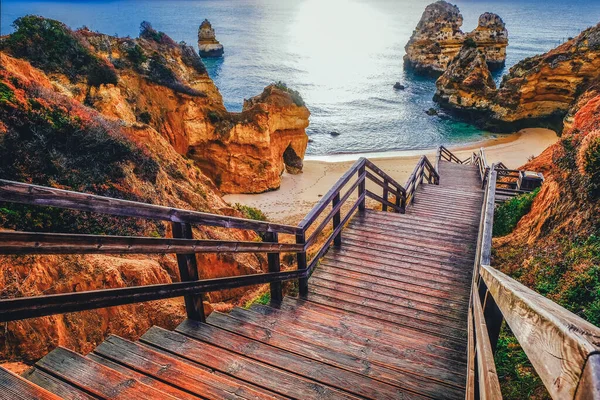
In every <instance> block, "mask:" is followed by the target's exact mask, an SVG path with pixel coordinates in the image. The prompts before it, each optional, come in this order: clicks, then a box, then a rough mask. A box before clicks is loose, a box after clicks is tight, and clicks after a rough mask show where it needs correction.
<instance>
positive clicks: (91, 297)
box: [0, 158, 406, 322]
mask: <svg viewBox="0 0 600 400" xmlns="http://www.w3.org/2000/svg"><path fill="white" fill-rule="evenodd" d="M367 180H368V181H371V182H373V183H374V184H375V185H376V186H379V187H380V188H381V189H382V195H381V196H379V195H377V194H375V193H373V192H371V191H369V190H367V189H366V181H367ZM353 195H354V197H353ZM390 195H393V196H394V198H395V200H394V201H390V198H389V196H390ZM366 197H371V198H374V199H376V200H377V201H379V202H380V203H381V204H382V209H383V210H384V211H386V210H387V209H388V208H389V209H391V210H393V211H395V212H404V209H405V207H406V190H405V189H404V187H402V186H401V185H400V184H399V183H398V182H396V181H395V180H394V179H393V178H392V177H391V176H389V175H388V174H386V173H385V172H384V171H382V170H381V169H380V168H378V167H377V166H376V165H375V164H373V163H372V162H371V161H369V160H367V159H365V158H361V159H359V160H357V161H356V163H355V164H354V165H353V166H352V167H351V168H350V169H349V170H348V171H347V172H346V173H345V174H344V175H342V177H341V178H340V179H339V180H338V181H337V182H336V184H335V185H333V187H332V188H331V189H330V190H329V191H328V192H327V194H325V196H323V197H322V198H321V200H320V201H319V202H318V203H317V204H316V205H315V207H314V208H313V209H312V210H311V211H310V212H309V213H308V214H307V216H306V217H305V218H304V219H303V220H302V221H301V222H300V224H299V225H298V226H297V227H295V226H290V225H284V224H275V223H270V222H262V221H255V220H249V219H244V218H237V217H230V216H226V215H217V214H208V213H202V212H196V211H190V210H184V209H178V208H172V207H165V206H157V205H152V204H146V203H140V202H135V201H128V200H120V199H115V198H109V197H104V196H98V195H91V194H85V193H79V192H73V191H68V190H61V189H54V188H49V187H43V186H38V185H31V184H26V183H18V182H12V181H8V180H1V179H0V201H1V202H12V203H21V204H27V205H33V206H49V207H58V208H63V209H70V210H76V211H85V212H92V213H99V214H108V215H115V216H122V217H132V218H143V219H153V220H160V221H166V222H170V223H171V225H172V233H173V238H154V237H135V236H109V235H87V234H66V233H41V232H15V231H2V232H0V254H7V255H8V254H13V255H32V254H37V255H40V254H176V255H177V261H178V265H179V273H180V278H181V279H180V280H181V282H175V283H166V284H160V285H148V286H136V287H125V288H114V289H104V290H96V291H87V292H75V293H62V294H52V295H43V296H33V297H26V298H16V299H1V300H0V322H5V321H11V320H15V319H24V318H33V317H40V316H47V315H52V314H57V313H64V312H74V311H84V310H91V309H96V308H102V307H110V306H118V305H125V304H132V303H138V302H144V301H150V300H159V299H167V298H173V297H180V296H184V299H185V305H186V311H187V313H188V317H189V318H193V319H197V320H200V321H203V320H204V309H203V305H202V302H203V299H204V293H206V292H209V291H219V290H224V289H231V288H237V287H244V286H252V285H258V284H264V283H269V284H270V285H271V287H270V291H271V300H272V301H273V302H280V301H281V300H282V299H283V290H282V282H284V281H288V280H296V279H297V280H299V288H300V294H301V295H302V296H305V295H306V294H307V293H308V277H309V276H310V274H311V272H312V271H313V269H314V268H315V266H316V265H317V263H318V261H319V259H320V258H321V257H322V256H323V255H324V254H325V253H326V252H327V250H328V249H329V248H330V247H331V245H332V244H333V245H335V246H339V245H341V241H342V237H341V231H342V229H343V227H344V225H345V224H346V223H347V222H348V221H349V220H350V218H351V217H352V215H354V213H355V212H356V211H357V210H364V209H365V199H366ZM351 198H352V202H350V201H351ZM345 205H347V206H348V210H347V212H346V214H345V215H344V216H343V217H342V208H343V207H344V206H345ZM328 207H331V208H330V209H329V210H327V209H328ZM326 210H327V212H326ZM315 224H316V226H314V227H313V225H315ZM195 225H206V226H217V227H223V228H233V229H243V230H250V231H255V232H258V233H261V234H262V237H263V241H262V242H255V241H252V242H248V241H246V242H245V241H224V240H205V239H202V240H198V239H194V238H193V226H195ZM329 225H332V231H331V233H329V235H328V236H327V237H326V238H325V239H324V242H323V243H321V244H320V246H319V248H318V249H317V250H316V253H315V255H314V256H313V257H312V259H311V260H310V263H308V262H307V252H308V250H309V248H311V247H312V246H314V245H315V244H316V243H317V241H318V240H319V238H320V237H321V235H322V233H323V232H324V231H325V229H326V228H327V226H329ZM309 230H310V232H311V233H310V236H308V238H307V233H308V232H309ZM280 234H291V235H295V242H296V243H280V242H279V235H280ZM197 253H266V254H267V259H268V272H266V273H260V274H253V275H243V276H234V277H226V278H216V279H199V271H198V265H197V264H196V263H197V261H196V254H197ZM281 253H295V254H296V256H297V257H296V260H297V268H296V270H292V271H284V272H282V271H281V266H280V261H279V259H280V254H281Z"/></svg>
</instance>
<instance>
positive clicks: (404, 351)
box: [229, 308, 464, 385]
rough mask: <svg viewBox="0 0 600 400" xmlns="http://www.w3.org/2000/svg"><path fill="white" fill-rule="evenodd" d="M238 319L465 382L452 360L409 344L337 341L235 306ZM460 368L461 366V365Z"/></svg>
mask: <svg viewBox="0 0 600 400" xmlns="http://www.w3.org/2000/svg"><path fill="white" fill-rule="evenodd" d="M229 315H230V317H233V318H235V319H238V320H241V321H244V322H249V323H252V324H256V325H258V326H261V327H265V328H268V329H271V330H273V331H276V332H281V333H283V334H286V335H290V337H296V338H298V339H300V340H304V339H305V338H310V341H311V342H312V343H315V344H317V345H321V346H325V347H327V348H329V349H331V350H334V351H338V352H341V353H345V354H349V355H352V356H354V357H357V358H363V359H366V360H368V361H369V362H372V363H375V364H378V365H382V366H384V367H387V368H393V369H398V370H399V371H403V372H407V373H411V374H417V375H420V376H427V375H431V376H435V379H436V380H438V381H443V382H447V383H450V382H453V383H456V384H458V385H460V384H461V383H462V382H463V381H464V375H463V376H462V377H460V373H458V375H459V376H457V372H456V365H455V364H454V363H452V362H451V361H449V360H444V361H443V362H435V361H437V360H432V359H431V356H429V355H428V354H426V353H421V352H418V351H413V352H411V351H410V350H411V348H410V347H408V346H407V347H405V346H404V345H403V343H396V344H395V350H396V351H393V350H392V349H391V348H388V349H389V350H392V351H393V353H395V355H393V353H390V352H386V351H383V350H381V349H380V348H379V347H378V346H376V345H374V344H372V343H371V344H370V345H359V344H356V343H351V342H349V341H339V340H336V338H335V337H334V336H330V335H327V334H322V333H320V332H319V331H318V330H314V329H311V328H310V327H307V326H305V325H303V324H290V323H287V322H283V321H281V320H279V319H277V320H274V319H273V318H269V317H268V316H265V315H264V314H261V313H257V312H254V311H252V310H242V309H240V308H234V309H233V310H232V311H231V313H230V314H229ZM459 368H460V367H459Z"/></svg>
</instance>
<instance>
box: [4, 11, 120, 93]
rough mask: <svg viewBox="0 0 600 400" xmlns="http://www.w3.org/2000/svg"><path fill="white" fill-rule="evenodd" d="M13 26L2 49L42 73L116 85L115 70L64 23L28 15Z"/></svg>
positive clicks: (92, 82)
mask: <svg viewBox="0 0 600 400" xmlns="http://www.w3.org/2000/svg"><path fill="white" fill-rule="evenodd" d="M13 27H14V28H15V32H14V33H12V34H11V35H9V36H8V37H7V38H6V39H5V40H4V42H3V43H2V46H1V49H2V50H7V51H8V52H9V53H11V54H12V55H14V56H15V57H18V58H24V59H26V60H28V61H29V62H31V64H32V65H33V66H35V67H37V68H40V69H41V70H43V71H46V72H58V73H62V74H65V75H66V76H67V77H68V78H69V79H70V80H71V81H73V82H76V81H79V80H81V79H82V78H86V79H87V82H88V84H89V85H92V86H98V85H101V84H106V83H111V84H116V83H117V80H118V78H117V73H116V71H115V69H114V67H113V66H112V65H111V64H110V63H109V62H108V61H106V60H103V59H100V58H99V57H97V56H96V55H94V54H93V53H92V52H91V51H90V50H89V49H87V48H86V47H85V46H84V45H83V44H82V43H81V42H80V41H79V39H78V38H77V36H76V34H75V33H73V32H72V31H71V30H70V29H69V28H67V26H66V25H64V24H63V23H61V22H59V21H55V20H52V19H46V18H42V17H38V16H35V15H27V16H25V17H21V18H19V19H17V20H16V21H15V22H14V23H13Z"/></svg>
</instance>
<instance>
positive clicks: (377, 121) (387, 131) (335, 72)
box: [0, 0, 600, 155]
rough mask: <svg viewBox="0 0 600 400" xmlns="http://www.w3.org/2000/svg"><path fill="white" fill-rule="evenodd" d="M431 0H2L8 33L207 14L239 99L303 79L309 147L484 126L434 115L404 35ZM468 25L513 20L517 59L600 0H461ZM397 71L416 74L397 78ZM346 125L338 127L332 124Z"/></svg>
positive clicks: (187, 29) (346, 149) (573, 25)
mask: <svg viewBox="0 0 600 400" xmlns="http://www.w3.org/2000/svg"><path fill="white" fill-rule="evenodd" d="M430 2H432V0H426V1H414V0H299V1H291V0H290V1H286V0H209V1H201V0H194V1H191V0H149V1H141V0H123V1H119V0H114V1H99V0H97V1H74V0H71V1H64V0H63V1H56V0H52V1H21V0H1V10H0V11H1V19H0V22H1V27H0V31H1V33H2V34H7V33H10V32H11V31H12V27H11V23H12V22H13V21H14V20H15V19H16V18H18V17H20V16H23V15H27V14H37V15H42V16H45V17H48V18H54V19H58V20H60V21H63V22H64V23H66V24H67V25H69V26H70V27H72V28H78V27H81V26H87V27H88V28H90V29H92V30H95V31H99V32H103V33H107V34H111V35H119V36H131V37H136V36H137V35H138V32H139V25H140V23H141V22H142V21H149V22H150V23H151V24H152V25H153V26H154V28H156V29H158V30H161V31H164V32H166V33H167V34H168V35H169V36H171V37H172V38H173V39H175V40H176V41H185V42H187V43H188V44H192V45H194V46H195V47H196V46H197V29H198V26H199V24H200V23H201V22H202V21H203V20H204V19H205V18H208V19H209V20H210V21H211V23H212V25H213V28H214V29H215V31H216V34H217V39H218V40H219V41H220V42H221V43H222V44H223V45H224V46H225V56H224V57H223V58H222V59H217V60H206V61H205V63H206V65H207V67H208V70H209V73H210V75H211V77H212V78H213V79H214V81H215V83H216V85H217V86H218V88H219V90H220V91H221V93H222V95H223V99H224V101H225V105H226V107H227V109H228V110H230V111H240V110H241V108H242V103H243V100H244V99H247V98H250V97H252V96H255V95H257V94H259V93H260V92H261V91H262V89H263V88H264V87H265V86H266V85H268V84H270V83H272V82H277V81H282V82H285V83H286V84H287V85H288V86H290V87H292V88H294V89H296V90H298V91H299V92H300V93H301V95H302V97H303V98H304V100H305V102H306V105H307V106H308V108H309V109H310V111H311V118H310V126H309V128H308V129H307V133H308V134H309V136H310V143H309V146H308V154H309V155H326V154H339V153H356V152H361V153H362V152H382V151H391V150H418V149H425V148H433V147H435V146H437V145H439V144H444V145H456V144H464V143H468V142H474V141H478V140H481V139H483V138H485V137H486V136H487V135H489V134H487V133H486V132H482V131H481V130H479V129H477V128H475V127H473V126H471V125H469V124H465V123H462V122H458V121H455V120H453V119H451V118H448V117H445V116H444V115H441V116H429V115H427V114H426V113H425V111H426V110H428V109H429V108H431V107H436V105H435V103H434V102H433V101H432V97H433V94H434V92H435V79H434V78H429V77H421V76H416V75H414V74H413V73H411V72H408V71H405V70H404V69H403V61H402V57H403V55H404V45H405V44H406V42H407V41H408V40H409V38H410V35H411V33H412V30H413V29H414V27H415V26H416V24H417V23H418V21H419V19H420V17H421V14H422V13H423V10H424V9H425V7H426V5H427V4H429V3H430ZM453 3H456V4H457V5H458V6H459V7H460V9H461V12H462V14H463V16H464V25H463V31H470V30H472V29H473V28H475V26H476V25H477V18H478V16H479V15H480V14H482V13H483V12H486V11H490V12H494V13H497V14H499V15H500V16H501V17H502V18H503V19H504V21H505V22H506V25H507V29H508V31H509V41H510V43H509V47H508V49H507V51H508V57H507V65H506V68H505V69H504V70H503V71H499V72H498V73H496V75H495V77H496V78H497V79H500V77H501V75H502V74H503V73H506V72H507V71H508V68H509V67H510V66H512V65H514V64H515V63H517V62H518V61H519V60H521V59H523V58H525V57H530V56H533V55H535V54H540V53H543V52H545V51H548V50H549V49H551V48H553V47H555V46H557V45H558V44H560V43H562V42H564V41H565V40H567V39H568V38H569V37H573V36H576V35H577V34H579V33H580V32H581V30H583V29H585V28H587V27H589V26H592V25H595V24H597V23H598V22H599V21H600V0H580V1H572V0H568V1H565V0H559V1H556V0H531V1H516V0H495V1H494V0H488V1H475V0H473V1H454V2H453ZM395 82H401V83H402V84H403V85H405V86H406V89H405V90H403V91H399V90H394V89H393V87H392V86H393V85H394V83H395ZM332 132H337V133H339V135H332V134H331V133H332Z"/></svg>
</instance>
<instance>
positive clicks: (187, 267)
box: [171, 222, 206, 321]
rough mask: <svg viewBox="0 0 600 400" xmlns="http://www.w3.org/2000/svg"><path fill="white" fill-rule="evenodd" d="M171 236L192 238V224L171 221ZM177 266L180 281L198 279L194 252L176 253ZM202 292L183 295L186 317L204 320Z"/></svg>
mask: <svg viewBox="0 0 600 400" xmlns="http://www.w3.org/2000/svg"><path fill="white" fill-rule="evenodd" d="M171 227H172V231H173V237H174V238H179V239H188V240H190V239H193V238H194V233H193V231H192V225H190V224H187V223H186V224H184V223H180V222H173V223H172V224H171ZM177 266H178V268H179V278H180V281H181V282H194V281H198V279H199V275H198V262H197V260H196V254H177ZM203 299H204V293H202V292H200V293H194V294H193V295H191V294H188V295H186V296H184V301H185V311H186V313H187V317H188V318H192V319H195V320H198V321H205V320H206V316H205V315H204V305H203Z"/></svg>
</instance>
